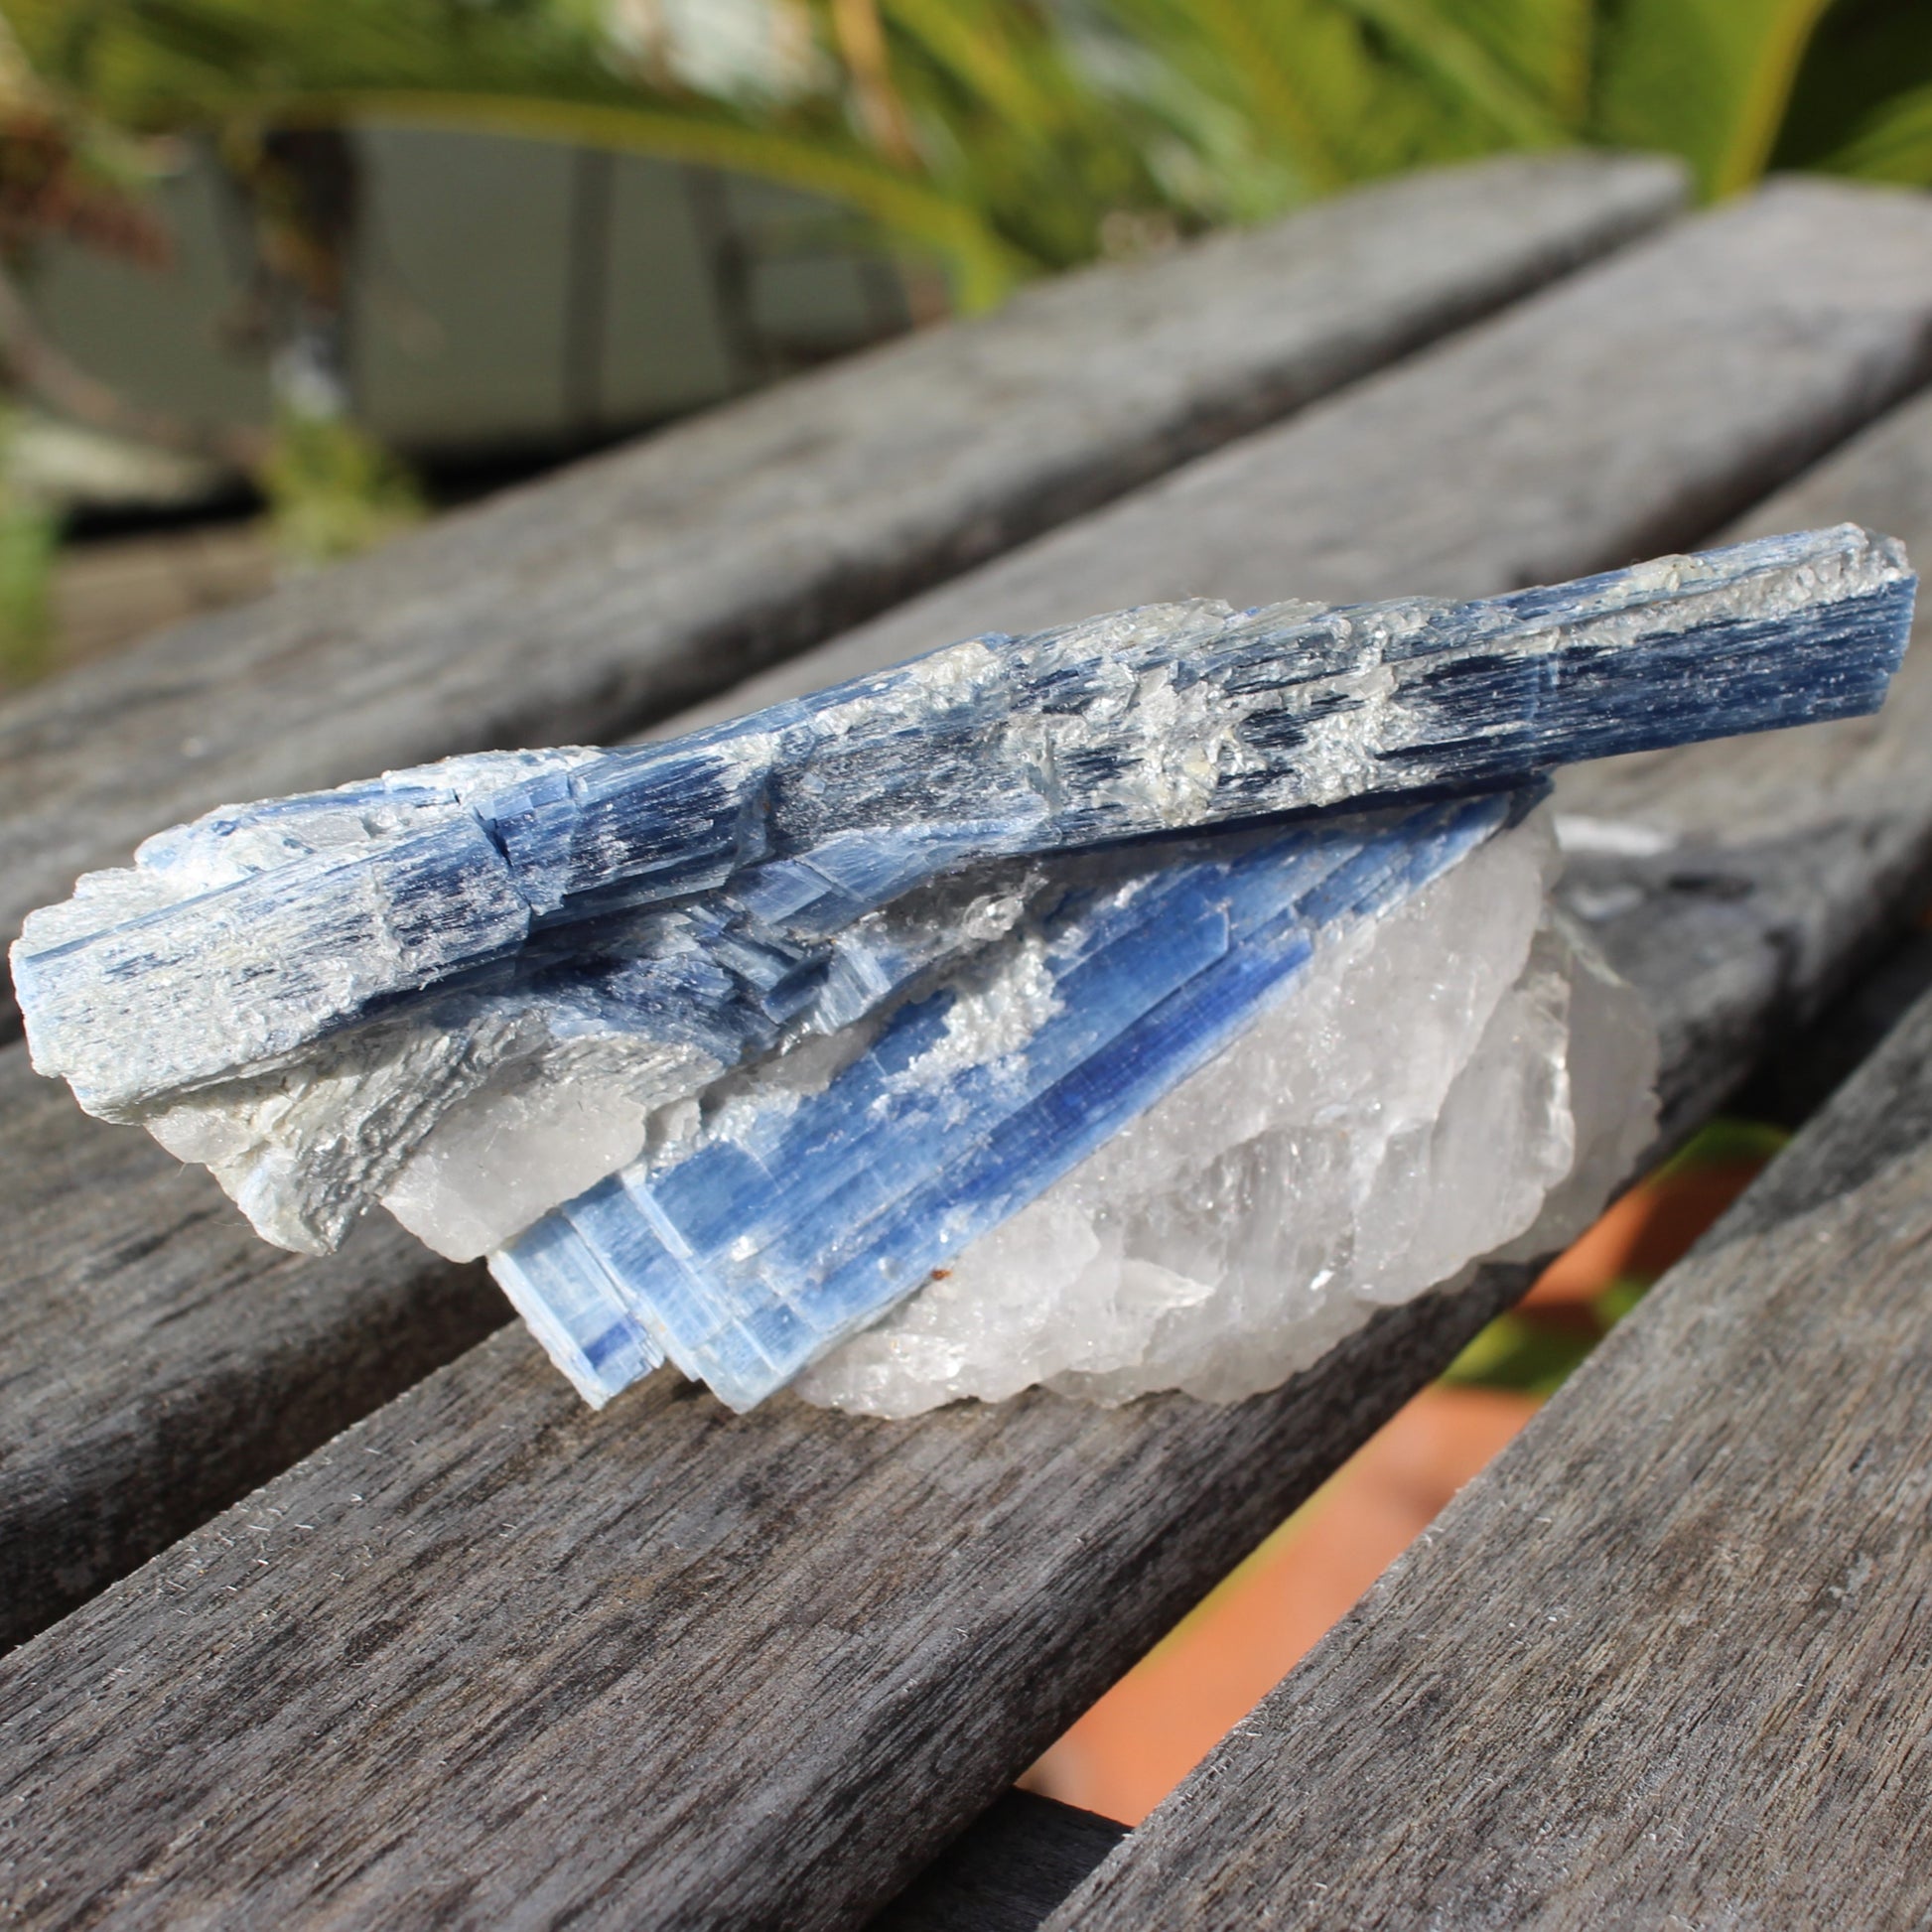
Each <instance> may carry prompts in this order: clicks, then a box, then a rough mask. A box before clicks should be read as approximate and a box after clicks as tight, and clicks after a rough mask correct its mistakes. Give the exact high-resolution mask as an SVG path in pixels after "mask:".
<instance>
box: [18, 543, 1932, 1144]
mask: <svg viewBox="0 0 1932 1932" xmlns="http://www.w3.org/2000/svg"><path fill="white" fill-rule="evenodd" d="M1913 583H1914V580H1913V578H1912V576H1911V574H1910V571H1909V569H1908V567H1907V565H1906V562H1905V559H1904V555H1903V553H1902V551H1901V550H1900V549H1899V547H1898V546H1897V545H1896V544H1894V543H1892V542H1891V541H1890V540H1889V539H1886V538H1882V537H1874V536H1872V535H1871V534H1870V533H1868V532H1866V531H1863V530H1860V529H1858V528H1856V527H1854V526H1852V525H1844V526H1841V527H1839V528H1837V529H1831V530H1814V531H1806V532H1801V533H1798V534H1795V535H1791V536H1780V537H1766V538H1761V539H1758V540H1756V541H1754V542H1751V543H1744V544H1735V545H1732V546H1730V547H1729V548H1727V549H1724V550H1716V551H1712V552H1709V553H1707V554H1705V555H1703V556H1697V557H1676V558H1664V559H1660V560H1658V561H1657V562H1654V563H1650V564H1643V565H1638V566H1636V567H1634V568H1632V569H1628V570H1620V571H1611V572H1607V573H1605V574H1603V575H1601V576H1597V577H1589V578H1584V579H1582V580H1580V581H1578V582H1576V583H1572V584H1564V585H1557V586H1554V587H1551V588H1547V589H1537V590H1529V591H1519V592H1514V593H1511V594H1510V595H1508V596H1504V597H1497V598H1487V599H1482V600H1478V601H1476V602H1473V603H1465V604H1446V603H1439V602H1436V601H1434V600H1429V599H1419V598H1408V599H1399V600H1396V601H1394V602H1391V603H1387V604H1375V605H1354V606H1348V607H1345V608H1339V609H1335V610H1319V609H1315V608H1313V607H1310V606H1307V605H1280V606H1272V607H1266V608H1263V609H1259V610H1253V611H1231V610H1228V609H1227V608H1226V607H1225V606H1219V605H1209V604H1188V605H1167V606H1155V607H1150V608H1148V609H1145V610H1138V611H1126V612H1118V613H1115V614H1113V615H1112V616H1109V617H1104V618H1096V619H1092V620H1089V621H1085V622H1083V623H1076V624H1068V625H1062V626H1060V627H1059V628H1057V629H1053V630H1047V631H1041V632H1038V633H1036V634H1035V635H1032V636H1025V637H1013V636H1006V635H988V636H985V637H980V638H973V639H969V640H967V641H966V642H964V643H960V644H955V645H951V646H948V647H947V648H946V649H944V650H940V651H937V652H934V653H933V654H932V655H930V656H928V657H924V658H921V659H917V660H915V661H914V662H911V663H909V664H903V665H897V666H894V667H893V668H891V669H889V670H885V671H880V672H876V673H873V674H871V675H870V676H867V677H864V678H860V679H857V680H855V681H854V682H852V683H850V684H845V685H841V686H838V687H836V688H834V689H832V690H828V691H823V692H819V693H817V694H815V695H814V696H812V697H809V698H804V699H800V700H796V701H793V702H790V703H786V704H781V705H777V706H774V707H772V708H771V709H770V710H768V711H762V712H758V713H754V714H751V715H749V716H747V717H744V718H739V719H735V720H733V721H731V722H730V723H729V724H726V725H722V726H719V727H717V728H715V729H713V730H710V731H706V732H701V733H697V734H694V735H693V736H691V737H689V738H684V739H679V740H677V741H675V742H674V743H670V744H664V745H651V746H643V747H634V748H630V749H624V750H617V751H611V752H562V753H540V754H520V755H514V756H510V757H508V759H507V762H505V761H504V755H498V757H497V759H495V760H494V761H492V760H491V759H487V758H481V759H458V760H454V761H452V766H451V767H450V775H449V777H448V778H447V780H446V781H445V782H441V783H439V782H438V773H437V769H436V768H431V769H429V770H425V771H419V772H408V773H401V774H397V776H396V778H395V779H394V780H393V781H384V782H383V783H380V784H376V785H372V786H362V787H354V788H351V789H350V790H348V791H345V792H339V793H320V794H315V795H312V796H310V797H308V798H298V799H288V800H281V801H274V802H271V803H270V804H267V805H258V806H250V807H238V808H230V809H228V810H226V811H223V812H220V813H216V814H214V815H212V816H211V817H210V818H208V819H207V820H204V821H201V822H200V823H199V824H198V825H196V826H192V827H187V828H183V830H182V831H181V832H179V833H177V834H173V835H170V838H169V839H166V840H163V841H161V842H160V843H159V844H158V845H154V846H151V847H150V848H147V849H144V851H143V853H142V854H141V864H140V867H139V871H140V873H141V875H142V879H141V888H142V890H141V891H140V892H138V893H135V894H134V895H133V896H132V897H128V896H124V895H120V894H115V895H112V896H110V897H109V898H108V899H106V900H99V899H96V900H94V901H93V903H94V904H96V905H99V906H102V907H103V908H104V909H103V915H102V916H101V917H100V918H99V919H98V920H97V921H96V920H94V919H92V918H90V917H89V915H88V905H87V903H86V902H84V900H83V898H81V897H77V898H76V899H75V900H74V901H72V902H70V903H69V905H68V906H66V907H61V908H55V909H53V910H52V911H51V912H50V911H49V910H45V909H44V910H43V911H41V912H38V913H36V914H35V915H34V916H33V917H32V918H31V919H30V920H29V921H28V923H27V926H26V928H25V930H24V931H23V935H22V938H21V940H20V942H19V944H18V945H17V946H16V947H15V949H14V953H13V970H14V980H15V984H16V987H17V988H18V990H19V994H20V1000H21V1005H22V1009H23V1011H24V1013H25V1015H26V1019H27V1032H28V1037H29V1041H30V1044H31V1046H32V1050H33V1054H34V1063H35V1065H36V1066H37V1067H39V1068H40V1069H41V1070H42V1071H44V1072H48V1073H56V1074H60V1075H62V1076H64V1077H66V1078H68V1079H69V1080H70V1081H71V1082H72V1083H73V1085H74V1088H75V1091H76V1092H77V1093H78V1094H80V1095H81V1097H82V1101H83V1104H85V1105H87V1106H89V1107H90V1108H92V1109H93V1110H94V1111H96V1112H101V1113H105V1114H107V1115H109V1116H110V1117H112V1116H114V1115H115V1114H116V1113H121V1114H125V1113H129V1112H133V1111H138V1110H139V1109H140V1108H142V1107H144V1106H147V1105H149V1104H151V1103H152V1101H153V1100H154V1098H155V1097H156V1096H157V1095H158V1094H162V1093H166V1092H169V1091H173V1090H179V1089H187V1088H193V1087H198V1086H203V1085H206V1084H207V1083H208V1082H210V1081H213V1080H217V1079H223V1078H230V1077H233V1075H234V1074H235V1073H236V1072H237V1071H238V1070H239V1069H241V1068H244V1067H251V1066H261V1065H264V1064H265V1063H267V1062H271V1061H278V1060H281V1059H284V1058H285V1057H286V1056H287V1055H289V1054H291V1053H295V1052H298V1051H300V1050H302V1049H303V1048H305V1047H307V1046H310V1045H312V1044H314V1043H315V1042H318V1041H322V1040H327V1039H330V1038H332V1037H334V1036H336V1035H340V1034H341V1033H343V1032H344V1031H345V1030H347V1029H349V1028H352V1027H356V1026H361V1025H382V1024H386V1023H389V1022H392V1021H393V1020H394V1019H395V1017H396V1016H397V1014H398V1013H399V1012H401V1011H404V1010H406V1009H408V1008H409V1007H410V1006H411V1005H412V1004H415V1005H418V1006H421V1005H423V1004H424V1003H427V1002H429V1001H431V1000H434V999H437V998H440V997H442V996H444V995H445V994H447V993H448V992H450V991H451V990H452V989H458V990H462V989H468V988H469V987H471V986H472V985H473V984H475V983H476V976H478V975H480V974H481V975H484V976H485V977H486V976H487V975H489V974H490V973H491V972H498V973H500V972H501V971H505V970H508V969H509V963H510V962H513V961H515V960H516V959H517V958H518V957H519V955H521V954H523V953H525V952H527V951H529V950H530V949H535V951H536V952H537V953H538V954H539V955H542V956H547V955H544V948H545V947H546V946H549V947H555V946H557V945H560V944H561V945H564V946H566V947H568V946H573V945H583V946H594V945H595V944H596V943H597V941H598V938H599V935H600V934H601V933H602V932H603V931H605V930H607V929H608V927H609V926H610V924H611V922H612V921H614V920H620V919H621V918H622V916H623V915H624V914H626V913H634V912H636V911H638V910H639V909H640V908H650V907H670V906H690V905H692V904H694V903H699V902H702V901H704V900H706V898H707V897H709V898H710V900H711V902H712V904H713V908H714V909H720V910H724V909H729V910H731V911H732V912H733V914H734V916H735V917H736V918H738V919H739V920H740V921H741V922H743V923H745V924H747V925H749V926H754V927H759V928H762V929H768V932H769V934H770V935H772V936H774V937H776V938H777V939H778V940H779V941H781V942H782V944H784V945H786V946H790V947H793V948H799V949H808V948H809V947H810V946H811V945H812V944H814V943H816V942H821V941H823V940H824V939H825V938H826V937H827V936H828V935H830V934H833V933H835V932H837V931H838V930H839V929H840V928H841V927H843V926H845V925H847V924H848V923H850V922H851V921H852V920H854V919H856V918H859V917H861V916H862V915H863V914H864V913H866V912H867V911H868V910H870V909H871V908H873V907H876V906H880V905H883V904H886V903H887V902H889V901H890V900H891V899H893V898H894V897H897V895H899V894H901V893H904V892H906V891H908V890H909V889H911V888H912V887H914V886H916V885H917V884H918V883H919V882H921V881H922V880H927V879H930V878H932V877H934V876H936V875H938V874H941V873H943V872H945V871H947V870H949V869H951V868H953V867H956V866H958V865H961V864H965V863H971V862H974V861H983V860H988V859H997V858H1001V857H1010V856H1014V855H1017V854H1024V853H1049V852H1064V851H1070V850H1076V849H1080V848H1083V847H1091V846H1095V845H1100V844H1105V843H1109V842H1112V841H1118V840H1123V839H1131V838H1144V837H1149V836H1159V835H1162V834H1165V833H1168V832H1172V831H1177V830H1182V829H1186V828H1189V827H1205V826H1209V825H1215V824H1228V823H1233V822H1239V821H1242V820H1245V819H1249V818H1255V817H1260V816H1264V815H1269V814H1283V813H1290V812H1303V811H1311V810H1321V809H1330V808H1335V807H1347V808H1357V807H1358V805H1359V806H1360V807H1366V806H1367V805H1368V804H1370V803H1373V802H1389V801H1392V800H1396V799H1410V800H1413V799H1415V798H1419V797H1423V796H1443V795H1447V794H1449V793H1453V792H1456V791H1463V790H1471V789H1482V788H1496V787H1503V786H1508V785H1512V784H1517V783H1521V782H1523V781H1525V780H1526V779H1529V778H1531V777H1533V776H1535V775H1536V774H1537V773H1540V772H1542V771H1546V770H1548V769H1549V768H1550V767H1552V766H1553V765H1556V764H1559V763H1563V762H1566V761H1568V760H1571V759H1579V758H1601V757H1604V756H1607V755H1608V754H1610V753H1613V752H1627V751H1635V750H1640V749H1644V748H1646V747H1658V746H1667V745H1678V744H1683V743H1685V742H1687V741H1690V740H1693V739H1702V738H1715V737H1723V736H1725V735H1728V734H1731V733H1736V732H1748V731H1766V730H1771V729H1774V728H1777V727H1782V726H1786V725H1794V724H1803V723H1809V722H1813V721H1815V720H1819V719H1825V718H1845V717H1853V716H1857V715H1860V714H1862V713H1864V712H1868V711H1873V710H1875V709H1876V708H1877V707H1878V705H1879V704H1880V703H1881V702H1882V700H1883V697H1884V693H1885V687H1886V684H1887V681H1888V680H1889V678H1890V676H1891V674H1892V672H1893V671H1894V670H1895V669H1896V667H1897V664H1898V660H1899V654H1900V652H1901V651H1902V650H1903V648H1904V644H1905V638H1906V634H1907V632H1908V630H1909V627H1910V621H1911V610H1912V594H1913ZM171 882H172V884H171ZM176 888H178V889H179V892H177V891H176V890H175V889H176ZM795 990H799V991H801V995H802V991H803V987H802V982H799V983H798V987H797V989H795ZM778 998H779V1006H780V1009H782V1003H783V991H782V990H780V991H779V996H778ZM766 1017H767V1018H769V1017H772V1016H771V1015H769V1014H767V1016H766ZM776 1017H777V1018H780V1019H782V1018H784V1017H786V1016H785V1015H784V1014H783V1012H782V1010H781V1011H780V1012H779V1014H778V1015H777V1016H776ZM755 1035H756V1028H754V1030H753V1033H752V1034H751V1035H748V1037H747V1044H748V1048H749V1049H750V1050H753V1051H756V1050H761V1046H762V1042H761V1041H759V1039H758V1038H757V1037H756V1036H755Z"/></svg>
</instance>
